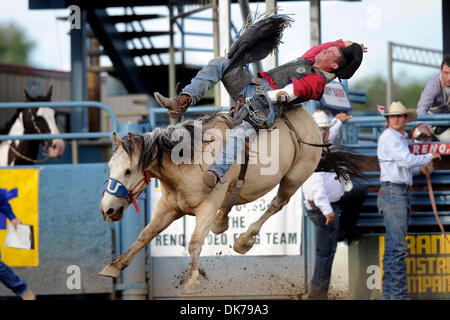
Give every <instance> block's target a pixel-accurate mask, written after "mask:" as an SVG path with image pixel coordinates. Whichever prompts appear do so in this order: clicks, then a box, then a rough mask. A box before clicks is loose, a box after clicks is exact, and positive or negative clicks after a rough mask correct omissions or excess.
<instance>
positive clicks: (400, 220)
mask: <svg viewBox="0 0 450 320" xmlns="http://www.w3.org/2000/svg"><path fill="white" fill-rule="evenodd" d="M384 116H385V117H386V121H387V129H386V130H384V132H383V133H382V134H381V135H380V138H379V140H378V150H377V155H378V161H379V163H380V181H381V188H380V191H379V192H378V199H377V205H378V211H379V212H380V213H381V214H382V215H383V218H384V224H385V227H386V238H385V239H386V240H385V241H386V242H385V250H384V257H383V291H382V298H383V299H384V300H409V299H410V298H409V296H408V285H407V279H406V264H405V257H406V256H407V255H408V244H407V242H406V238H405V237H406V234H407V232H408V220H409V211H410V195H409V188H410V187H411V185H412V182H413V181H412V179H413V175H416V174H419V173H423V174H427V173H431V172H432V171H433V163H432V160H433V159H440V158H441V156H440V155H439V154H438V153H435V152H431V153H428V154H425V155H414V154H412V153H411V152H410V150H409V148H408V142H407V141H406V137H407V134H406V132H405V131H406V124H407V123H408V122H410V121H415V120H416V119H417V112H416V111H415V110H410V109H406V107H405V106H404V105H403V104H402V103H401V102H393V103H392V104H391V105H390V106H389V108H388V111H387V112H385V114H384Z"/></svg>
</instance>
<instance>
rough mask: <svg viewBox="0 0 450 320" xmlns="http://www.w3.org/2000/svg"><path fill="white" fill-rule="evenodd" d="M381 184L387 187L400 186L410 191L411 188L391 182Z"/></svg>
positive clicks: (404, 184)
mask: <svg viewBox="0 0 450 320" xmlns="http://www.w3.org/2000/svg"><path fill="white" fill-rule="evenodd" d="M381 183H382V184H383V185H385V186H399V187H403V188H406V189H409V187H410V186H409V185H407V184H406V183H393V182H389V181H382V182H381Z"/></svg>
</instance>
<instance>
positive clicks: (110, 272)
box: [99, 198, 182, 278]
mask: <svg viewBox="0 0 450 320" xmlns="http://www.w3.org/2000/svg"><path fill="white" fill-rule="evenodd" d="M180 217H182V214H180V213H178V212H176V211H175V210H171V209H169V206H168V205H167V203H166V200H165V199H164V198H161V199H160V200H159V201H158V203H157V205H156V210H155V215H154V217H153V219H152V221H151V222H150V223H149V224H148V225H147V226H146V227H145V228H144V230H142V232H141V233H140V234H139V236H138V238H137V240H136V241H135V242H134V243H133V244H132V245H131V247H130V248H129V249H128V250H127V251H125V253H124V254H122V255H121V256H120V257H119V258H117V259H116V260H115V261H113V262H111V263H108V264H107V265H106V266H105V267H104V268H103V270H102V271H100V272H99V274H100V275H102V276H106V277H112V278H117V277H119V276H120V273H121V271H122V270H123V269H125V268H126V267H127V266H128V265H129V264H130V263H131V261H132V260H133V258H134V257H135V256H136V254H138V252H139V251H140V250H141V249H142V248H143V247H145V246H146V245H147V244H148V243H149V242H150V241H151V240H152V239H153V238H154V237H156V236H157V235H158V234H159V233H160V232H161V231H163V230H164V229H165V228H167V227H168V226H169V225H170V224H171V223H172V222H173V221H174V220H176V219H178V218H180Z"/></svg>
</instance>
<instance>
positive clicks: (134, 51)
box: [130, 48, 180, 57]
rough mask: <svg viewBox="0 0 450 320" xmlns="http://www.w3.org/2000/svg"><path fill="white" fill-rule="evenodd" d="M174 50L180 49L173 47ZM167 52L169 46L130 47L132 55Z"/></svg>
mask: <svg viewBox="0 0 450 320" xmlns="http://www.w3.org/2000/svg"><path fill="white" fill-rule="evenodd" d="M175 51H180V49H178V48H175ZM161 53H169V48H144V49H131V50H130V55H131V56H133V57H140V56H147V55H152V54H161Z"/></svg>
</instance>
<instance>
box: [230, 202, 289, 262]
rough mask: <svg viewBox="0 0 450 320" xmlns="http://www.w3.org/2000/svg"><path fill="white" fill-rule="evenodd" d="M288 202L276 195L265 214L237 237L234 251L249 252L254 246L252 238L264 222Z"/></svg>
mask: <svg viewBox="0 0 450 320" xmlns="http://www.w3.org/2000/svg"><path fill="white" fill-rule="evenodd" d="M288 201H289V199H285V200H284V199H282V198H281V197H280V196H279V195H276V196H275V198H273V200H272V202H271V203H270V206H269V208H268V209H267V210H266V212H264V214H263V215H262V216H261V217H260V218H259V219H258V220H256V221H255V222H253V223H252V224H251V225H250V227H249V228H248V230H247V231H246V232H244V233H242V234H241V235H240V236H239V238H238V239H237V241H236V242H235V243H234V247H233V248H234V251H236V252H238V253H241V254H245V253H247V251H248V250H250V249H251V248H252V247H253V245H254V244H255V239H254V236H256V235H257V234H258V233H259V231H260V230H261V227H262V225H263V224H264V222H266V221H267V219H269V218H270V217H271V216H272V215H274V214H275V213H277V212H278V211H280V210H281V209H282V208H283V207H284V206H285V205H286V203H288Z"/></svg>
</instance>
